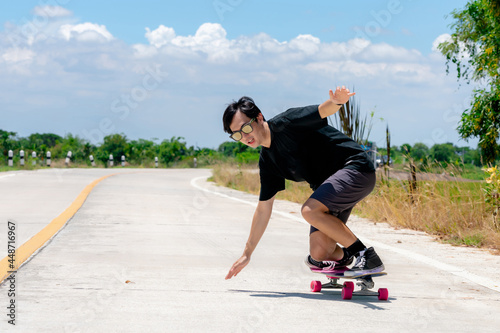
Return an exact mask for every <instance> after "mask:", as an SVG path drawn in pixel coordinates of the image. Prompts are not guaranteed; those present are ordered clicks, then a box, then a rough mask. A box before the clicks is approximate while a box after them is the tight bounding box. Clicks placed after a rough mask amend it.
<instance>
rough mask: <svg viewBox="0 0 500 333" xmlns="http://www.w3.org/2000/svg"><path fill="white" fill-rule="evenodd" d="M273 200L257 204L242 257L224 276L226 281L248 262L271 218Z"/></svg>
mask: <svg viewBox="0 0 500 333" xmlns="http://www.w3.org/2000/svg"><path fill="white" fill-rule="evenodd" d="M274 198H275V197H272V198H271V199H269V200H267V201H259V203H258V204H257V208H256V209H255V213H254V215H253V220H252V227H251V228H250V236H248V241H247V243H246V245H245V250H244V251H243V255H242V256H241V257H240V258H239V259H238V260H236V262H235V263H234V264H233V266H232V267H231V269H230V270H229V273H227V275H226V280H228V279H230V278H232V277H233V276H236V275H238V273H239V272H240V271H241V270H242V269H243V268H245V266H246V265H248V263H249V262H250V257H251V256H252V253H253V251H254V250H255V248H256V247H257V244H258V243H259V241H260V239H261V238H262V235H263V234H264V232H265V231H266V228H267V225H268V223H269V219H270V218H271V213H272V211H273V203H274Z"/></svg>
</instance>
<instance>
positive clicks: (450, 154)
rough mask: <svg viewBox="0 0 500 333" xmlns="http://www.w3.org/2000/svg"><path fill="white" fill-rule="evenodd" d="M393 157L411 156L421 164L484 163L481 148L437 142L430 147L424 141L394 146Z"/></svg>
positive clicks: (396, 158) (397, 158) (391, 151)
mask: <svg viewBox="0 0 500 333" xmlns="http://www.w3.org/2000/svg"><path fill="white" fill-rule="evenodd" d="M379 152H380V153H381V154H385V152H386V150H385V149H379ZM390 155H391V158H392V159H393V160H395V161H399V162H400V161H401V160H402V159H409V158H411V159H412V160H413V161H414V162H416V163H419V164H421V165H429V166H430V165H431V164H435V163H438V164H441V165H443V166H444V165H447V164H455V165H460V164H473V165H475V166H482V165H483V164H484V162H483V160H482V158H481V152H480V149H472V148H470V147H457V146H455V145H454V144H452V143H442V144H435V145H433V146H432V147H428V146H427V145H425V144H424V143H415V144H414V145H413V146H412V145H410V144H408V143H405V144H403V145H401V146H399V147H398V146H393V147H391V150H390Z"/></svg>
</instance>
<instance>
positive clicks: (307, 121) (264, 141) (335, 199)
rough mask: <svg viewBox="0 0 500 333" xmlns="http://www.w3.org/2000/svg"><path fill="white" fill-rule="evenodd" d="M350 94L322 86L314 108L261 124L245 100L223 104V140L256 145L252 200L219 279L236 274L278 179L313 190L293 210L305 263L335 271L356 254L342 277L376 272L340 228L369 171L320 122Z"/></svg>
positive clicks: (368, 186) (370, 181) (378, 266)
mask: <svg viewBox="0 0 500 333" xmlns="http://www.w3.org/2000/svg"><path fill="white" fill-rule="evenodd" d="M354 94H355V93H351V92H349V89H346V88H345V87H344V86H343V87H342V88H340V87H337V89H336V90H335V93H334V92H333V91H332V90H330V91H329V99H328V100H327V101H325V102H324V103H322V104H321V105H311V106H306V107H299V108H293V109H289V110H287V111H285V112H283V113H281V114H279V115H277V116H275V117H274V118H272V119H271V120H269V121H266V120H265V119H264V116H263V115H262V113H261V111H260V110H259V108H258V107H257V106H256V105H255V103H254V101H253V100H252V99H251V98H249V97H242V98H241V99H240V100H239V101H238V102H235V103H232V104H230V105H229V106H228V107H227V108H226V110H225V112H224V115H223V124H224V130H225V131H226V132H227V133H230V134H231V135H230V137H231V138H232V139H234V140H236V141H241V142H242V143H243V144H245V145H247V146H249V147H252V148H257V147H259V146H262V150H261V154H260V159H259V169H260V183H261V189H260V196H259V203H258V205H257V208H256V210H255V214H254V216H253V221H252V227H251V230H250V235H249V237H248V241H247V243H246V246H245V250H244V251H243V255H242V256H241V257H240V258H239V259H238V260H237V261H236V262H235V263H234V264H233V266H232V267H231V269H230V270H229V272H228V274H227V276H226V279H230V278H232V277H233V276H236V275H237V274H238V273H239V272H240V271H241V270H242V269H243V268H244V267H245V266H246V265H248V263H249V262H250V257H251V255H252V253H253V251H254V250H255V248H256V246H257V244H258V242H259V240H260V239H261V237H262V235H263V234H264V231H265V230H266V227H267V225H268V223H269V219H270V217H271V213H272V208H273V203H274V199H275V196H276V193H277V192H279V191H281V190H284V189H285V179H289V180H292V181H307V182H308V183H309V184H310V185H311V188H312V189H313V190H314V193H313V194H312V195H311V197H310V198H309V199H308V200H307V201H306V202H305V203H304V205H303V206H302V211H301V212H302V216H303V217H304V219H305V220H306V221H307V222H308V223H309V224H311V230H310V235H309V244H310V255H309V256H307V258H306V265H308V266H309V267H318V268H322V269H333V268H340V267H345V266H347V265H350V264H351V263H352V261H353V257H356V258H357V259H356V262H355V264H354V266H353V267H352V268H351V269H349V270H348V271H346V272H345V275H346V276H360V275H365V274H370V273H376V272H381V271H383V270H384V265H383V263H382V261H381V260H380V258H379V257H378V255H377V253H376V252H375V250H374V249H373V248H369V249H367V248H366V247H365V245H364V244H363V243H362V242H361V241H360V240H359V239H358V238H357V237H356V236H355V235H354V234H353V232H352V231H351V230H350V229H349V228H348V227H347V226H346V222H347V219H348V217H349V215H350V213H351V210H352V208H353V207H354V205H355V204H356V203H358V202H359V201H361V200H362V199H363V198H364V197H366V196H367V195H368V194H369V193H370V192H371V191H372V190H373V188H374V186H375V180H376V177H375V168H374V166H373V163H372V162H371V159H370V158H369V157H368V155H367V154H366V153H365V151H364V150H363V148H361V146H360V145H358V144H357V143H356V142H355V141H353V140H352V139H350V138H349V137H347V136H346V135H344V134H342V133H341V132H340V131H338V130H337V129H335V128H333V127H332V126H329V125H328V121H327V117H328V116H331V115H333V114H334V113H336V112H337V111H338V110H339V109H340V107H341V106H342V105H343V104H345V103H346V102H347V101H348V100H349V98H350V97H351V96H353V95H354ZM338 244H341V245H342V246H344V247H340V246H338Z"/></svg>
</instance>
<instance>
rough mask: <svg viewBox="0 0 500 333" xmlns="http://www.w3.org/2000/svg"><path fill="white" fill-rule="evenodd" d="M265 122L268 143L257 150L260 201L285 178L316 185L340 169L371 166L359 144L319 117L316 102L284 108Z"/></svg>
mask: <svg viewBox="0 0 500 333" xmlns="http://www.w3.org/2000/svg"><path fill="white" fill-rule="evenodd" d="M267 123H268V124H269V129H270V130H271V146H270V147H269V148H265V147H262V151H261V153H260V159H259V169H260V197H259V200H261V201H265V200H269V199H271V198H272V197H273V196H274V195H275V194H276V193H277V192H279V191H281V190H284V189H285V179H289V180H293V181H298V182H300V181H306V182H308V183H309V185H311V188H313V189H316V188H318V187H319V186H320V185H321V184H322V183H323V182H324V181H325V180H326V179H327V178H328V177H330V176H331V175H333V174H334V173H335V172H337V171H338V170H340V169H354V170H358V171H374V170H375V168H374V167H373V163H372V161H371V159H370V158H369V157H368V155H367V154H366V152H365V151H364V150H363V148H361V146H360V145H359V144H357V143H356V142H355V141H354V140H352V139H351V138H349V137H348V136H347V135H345V134H343V133H342V132H340V131H339V130H337V129H335V128H334V127H332V126H330V125H328V120H327V119H326V118H324V119H322V118H321V116H320V114H319V111H318V105H310V106H306V107H300V108H293V109H288V110H287V111H285V112H283V113H281V114H279V115H277V116H275V117H274V118H272V119H270V120H269V121H268V122H267Z"/></svg>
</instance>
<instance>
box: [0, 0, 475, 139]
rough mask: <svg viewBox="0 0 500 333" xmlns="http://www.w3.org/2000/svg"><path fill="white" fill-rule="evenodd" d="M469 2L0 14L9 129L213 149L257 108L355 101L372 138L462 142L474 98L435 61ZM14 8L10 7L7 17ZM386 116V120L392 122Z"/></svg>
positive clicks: (54, 1)
mask: <svg viewBox="0 0 500 333" xmlns="http://www.w3.org/2000/svg"><path fill="white" fill-rule="evenodd" d="M466 3H467V1H462V0H454V1H451V0H448V1H430V0H422V1H416V0H413V1H412V0H389V1H351V2H347V1H342V2H340V1H309V2H306V1H273V0H270V1H266V2H264V1H251V0H215V1H214V0H208V1H201V0H198V1H183V2H181V1H141V2H138V1H128V0H126V1H106V2H104V3H103V1H94V0H87V1H81V0H44V1H41V0H40V1H23V2H18V3H15V4H12V3H9V5H6V4H2V5H0V23H1V24H0V89H1V90H0V115H1V122H0V129H4V130H9V131H15V132H17V133H18V134H19V135H20V136H27V135H29V134H31V133H34V132H53V133H57V134H59V135H65V134H66V133H72V134H75V135H78V136H80V137H83V138H85V139H87V140H89V141H91V142H93V143H98V142H99V141H100V140H101V139H102V137H103V136H104V135H108V134H111V133H124V134H125V135H127V137H128V138H130V139H137V138H144V139H151V138H159V139H160V140H162V139H165V138H171V137H173V136H182V137H184V138H185V139H186V141H187V143H188V145H197V146H200V147H210V148H216V147H217V146H218V145H219V144H220V143H222V142H223V141H225V140H226V139H227V136H226V134H225V133H223V132H222V125H221V115H222V112H223V110H224V108H225V106H226V105H227V103H229V102H231V101H232V100H233V99H237V98H239V97H240V96H242V95H250V96H252V97H253V98H254V99H255V100H256V102H257V104H258V105H259V107H260V108H261V109H262V110H263V112H264V113H265V115H266V117H268V118H269V117H271V116H273V115H275V114H278V113H279V112H281V111H284V110H285V109H286V108H288V107H294V106H299V105H308V104H319V103H321V102H323V101H324V100H325V99H326V98H327V97H328V89H330V88H335V86H336V85H342V84H345V85H347V86H349V87H354V89H355V90H356V91H357V96H356V98H357V102H358V103H359V104H360V105H361V108H362V111H363V112H365V113H367V114H368V113H370V112H372V111H374V112H375V119H374V127H373V130H372V135H371V139H372V140H374V141H376V142H377V143H378V144H379V145H383V144H384V141H385V127H386V126H387V125H389V128H390V129H391V132H392V142H393V144H396V145H401V144H403V143H410V144H414V143H416V142H424V143H426V144H427V145H429V146H431V145H432V144H434V143H443V142H453V143H455V144H457V145H459V146H462V145H470V146H472V147H475V145H476V144H477V141H476V140H471V141H470V142H469V143H466V142H464V141H461V140H460V139H459V136H458V134H457V131H456V127H457V124H458V119H459V115H460V114H461V113H462V112H463V110H464V109H465V108H467V107H468V102H469V100H468V98H469V97H470V93H471V87H469V86H467V85H466V84H462V86H461V87H460V88H459V84H458V83H457V81H456V78H455V75H454V74H453V73H452V74H451V75H448V76H447V75H446V72H445V69H446V66H445V60H444V58H443V57H442V56H441V55H440V54H439V52H438V51H437V50H436V49H435V45H437V42H438V41H440V40H444V39H445V38H446V36H447V35H446V34H449V33H450V29H449V27H448V26H449V24H450V23H451V19H450V18H445V16H447V15H448V14H449V13H450V12H451V11H452V10H453V9H455V8H462V7H463V6H464V5H465V4H466ZM2 7H3V8H2ZM381 118H383V120H381Z"/></svg>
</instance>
